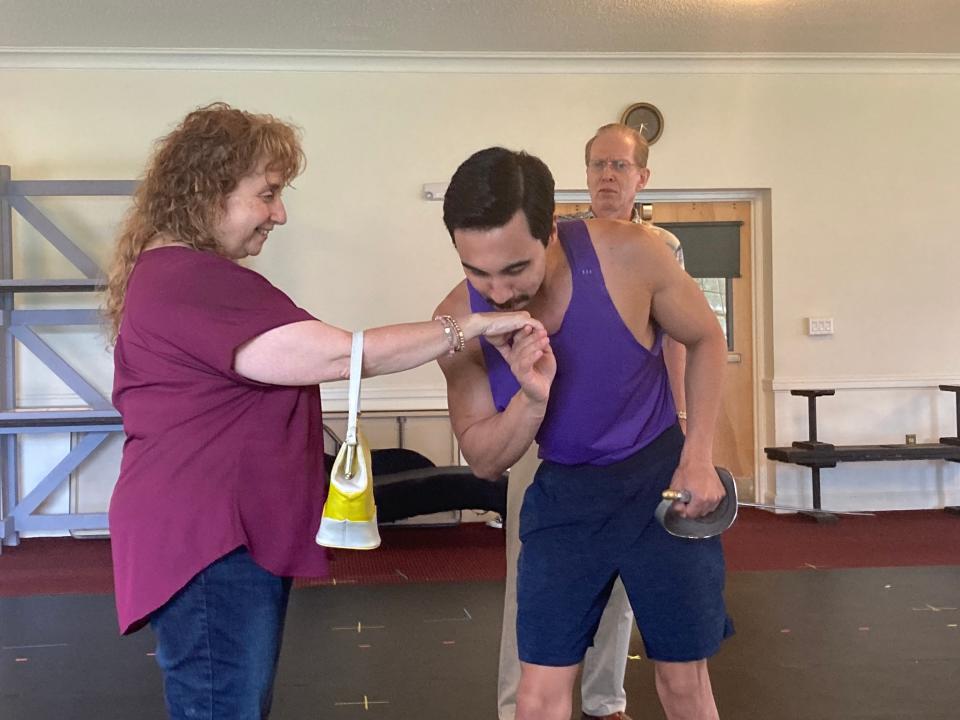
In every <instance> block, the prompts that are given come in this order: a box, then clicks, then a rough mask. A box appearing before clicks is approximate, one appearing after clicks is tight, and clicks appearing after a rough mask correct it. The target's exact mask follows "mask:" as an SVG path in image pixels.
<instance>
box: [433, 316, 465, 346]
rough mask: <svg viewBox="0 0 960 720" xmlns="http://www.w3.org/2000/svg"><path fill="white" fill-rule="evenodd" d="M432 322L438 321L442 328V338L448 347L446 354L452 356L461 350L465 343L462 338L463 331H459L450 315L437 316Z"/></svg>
mask: <svg viewBox="0 0 960 720" xmlns="http://www.w3.org/2000/svg"><path fill="white" fill-rule="evenodd" d="M434 320H439V321H440V324H441V325H442V326H443V336H444V337H445V338H446V339H447V344H448V345H449V346H450V350H449V352H448V354H449V355H453V354H454V353H458V352H460V351H461V350H463V347H464V345H466V342H465V341H464V338H463V331H462V330H461V329H460V326H459V325H458V324H457V321H456V320H454V319H453V317H451V316H450V315H437V317H435V318H434Z"/></svg>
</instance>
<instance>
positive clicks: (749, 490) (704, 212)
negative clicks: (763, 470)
mask: <svg viewBox="0 0 960 720" xmlns="http://www.w3.org/2000/svg"><path fill="white" fill-rule="evenodd" d="M751 216H752V209H751V206H750V203H749V202H683V203H667V202H659V203H656V204H654V206H653V222H654V223H658V222H659V223H666V222H710V221H735V222H741V223H743V224H742V225H741V226H740V277H738V278H733V279H731V280H727V282H731V283H732V286H733V287H732V290H733V292H732V303H731V304H732V308H728V311H732V319H733V322H732V329H733V338H732V342H730V340H731V339H730V338H728V347H729V353H728V355H727V374H726V378H725V385H724V392H723V405H722V406H721V408H720V416H719V419H718V421H717V433H716V441H715V443H714V450H713V452H714V462H715V463H716V464H717V465H722V466H724V467H726V468H728V469H729V470H730V471H731V472H732V473H733V475H734V477H735V478H737V491H738V492H739V493H740V495H741V496H743V497H744V498H752V497H755V494H756V488H755V477H756V474H755V468H754V458H755V457H756V453H755V448H754V430H753V428H754V417H753V392H754V389H753V279H752V272H751V254H752V253H751V247H750V242H751V237H752V230H751V226H750V221H751Z"/></svg>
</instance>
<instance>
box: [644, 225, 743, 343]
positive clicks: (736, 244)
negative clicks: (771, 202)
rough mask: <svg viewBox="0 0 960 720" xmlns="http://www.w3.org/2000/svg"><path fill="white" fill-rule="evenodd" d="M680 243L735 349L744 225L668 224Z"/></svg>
mask: <svg viewBox="0 0 960 720" xmlns="http://www.w3.org/2000/svg"><path fill="white" fill-rule="evenodd" d="M657 225H658V227H662V228H664V229H665V230H669V231H670V232H672V233H673V234H674V235H676V236H677V238H679V240H680V245H681V246H682V247H683V259H684V264H685V266H686V268H687V272H688V273H689V274H690V276H691V277H693V278H694V279H695V280H696V281H697V282H698V283H699V284H700V288H701V289H702V290H703V294H704V295H705V296H706V298H707V302H708V303H710V307H711V309H712V310H713V312H714V314H715V315H716V316H717V320H718V321H719V322H720V327H722V328H723V333H724V335H725V336H726V338H727V349H728V350H733V349H734V348H733V284H732V282H731V281H732V280H733V279H734V278H738V277H740V226H741V225H743V223H742V222H739V221H736V222H733V221H714V222H664V223H657Z"/></svg>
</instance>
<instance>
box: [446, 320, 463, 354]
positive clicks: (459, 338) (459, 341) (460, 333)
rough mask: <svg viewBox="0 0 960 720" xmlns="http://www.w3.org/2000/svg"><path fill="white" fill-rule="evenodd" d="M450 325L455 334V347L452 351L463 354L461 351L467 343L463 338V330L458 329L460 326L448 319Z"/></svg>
mask: <svg viewBox="0 0 960 720" xmlns="http://www.w3.org/2000/svg"><path fill="white" fill-rule="evenodd" d="M450 324H451V325H453V329H454V331H456V333H457V345H456V347H455V348H453V351H454V352H463V349H464V348H465V347H466V346H467V341H466V339H465V338H464V337H463V330H461V329H460V325H459V324H458V323H457V321H456V320H454V319H453V318H452V317H451V318H450Z"/></svg>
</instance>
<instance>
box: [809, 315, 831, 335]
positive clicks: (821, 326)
mask: <svg viewBox="0 0 960 720" xmlns="http://www.w3.org/2000/svg"><path fill="white" fill-rule="evenodd" d="M807 335H833V318H814V317H812V318H807Z"/></svg>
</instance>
